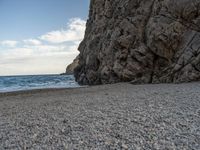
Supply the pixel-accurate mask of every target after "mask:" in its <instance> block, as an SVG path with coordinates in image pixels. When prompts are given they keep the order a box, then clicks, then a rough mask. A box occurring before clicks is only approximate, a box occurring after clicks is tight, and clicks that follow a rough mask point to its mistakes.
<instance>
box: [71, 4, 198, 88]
mask: <svg viewBox="0 0 200 150" xmlns="http://www.w3.org/2000/svg"><path fill="white" fill-rule="evenodd" d="M79 51H80V55H79V64H78V67H77V68H76V69H75V77H76V80H77V81H78V82H79V83H81V84H104V83H114V82H119V81H132V82H133V83H161V82H162V83H166V82H188V81H196V80H200V0H91V5H90V13H89V19H88V21H87V28H86V33H85V38H84V40H83V41H82V43H81V44H80V46H79Z"/></svg>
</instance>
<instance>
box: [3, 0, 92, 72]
mask: <svg viewBox="0 0 200 150" xmlns="http://www.w3.org/2000/svg"><path fill="white" fill-rule="evenodd" d="M88 10H89V0H0V20H1V21H0V76H1V75H32V74H58V73H62V72H64V71H65V68H66V66H67V65H68V64H70V63H71V62H72V61H73V59H74V58H75V57H76V56H77V55H78V53H79V52H78V50H77V48H78V45H79V43H80V42H81V40H82V39H83V37H84V32H85V24H86V20H87V17H88Z"/></svg>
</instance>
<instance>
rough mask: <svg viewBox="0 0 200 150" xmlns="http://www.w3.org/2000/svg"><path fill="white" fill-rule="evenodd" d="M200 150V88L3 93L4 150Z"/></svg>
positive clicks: (0, 129) (0, 128)
mask: <svg viewBox="0 0 200 150" xmlns="http://www.w3.org/2000/svg"><path fill="white" fill-rule="evenodd" d="M1 149H2V150H4V149H9V150H12V149H16V150H18V149H20V150H21V149H34V150H37V149H41V150H45V149H46V150H51V149H52V150H55V149H56V150H57V149H58V150H59V149H60V150H63V149H69V150H71V149H78V150H79V149H80V150H81V149H87V150H88V149H103V150H104V149H136V150H137V149H145V150H152V149H179V150H183V149H194V150H195V149H196V150H197V149H198V150H199V149H200V83H199V82H196V83H188V84H160V85H157V84H155V85H131V84H128V83H120V84H114V85H102V86H93V87H87V88H79V89H60V90H56V89H52V90H35V91H27V92H16V93H7V94H0V150H1Z"/></svg>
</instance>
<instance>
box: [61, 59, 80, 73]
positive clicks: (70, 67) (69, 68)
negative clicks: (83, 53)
mask: <svg viewBox="0 0 200 150" xmlns="http://www.w3.org/2000/svg"><path fill="white" fill-rule="evenodd" d="M78 62H79V57H78V56H77V57H76V58H75V59H74V61H73V62H72V63H71V64H69V65H68V66H67V68H66V71H65V73H64V74H67V75H70V74H74V69H75V68H76V67H77V66H78Z"/></svg>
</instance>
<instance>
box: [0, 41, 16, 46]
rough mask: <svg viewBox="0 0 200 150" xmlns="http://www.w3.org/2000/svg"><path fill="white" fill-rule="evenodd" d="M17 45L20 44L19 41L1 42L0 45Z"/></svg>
mask: <svg viewBox="0 0 200 150" xmlns="http://www.w3.org/2000/svg"><path fill="white" fill-rule="evenodd" d="M17 44H18V42H17V41H11V40H6V41H0V45H2V46H6V47H15V46H16V45H17Z"/></svg>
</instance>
